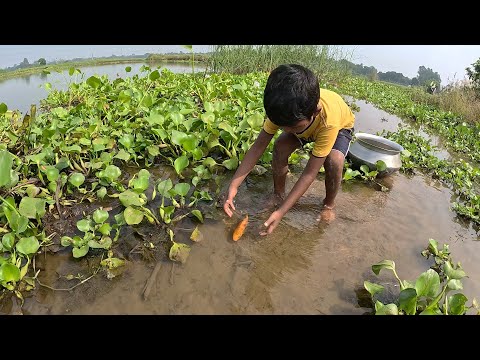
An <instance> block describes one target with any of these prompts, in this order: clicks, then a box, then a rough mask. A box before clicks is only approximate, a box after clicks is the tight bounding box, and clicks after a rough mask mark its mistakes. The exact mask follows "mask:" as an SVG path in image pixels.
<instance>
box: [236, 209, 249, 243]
mask: <svg viewBox="0 0 480 360" xmlns="http://www.w3.org/2000/svg"><path fill="white" fill-rule="evenodd" d="M247 225H248V214H247V215H246V216H245V217H244V218H243V220H242V221H240V222H239V223H238V225H237V227H236V228H235V230H234V231H233V241H237V240H238V239H240V238H241V237H242V235H243V233H244V232H245V229H246V228H247Z"/></svg>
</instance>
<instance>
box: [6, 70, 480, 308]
mask: <svg viewBox="0 0 480 360" xmlns="http://www.w3.org/2000/svg"><path fill="white" fill-rule="evenodd" d="M123 68H124V66H123V65H122V69H123ZM132 68H133V66H132ZM132 72H133V71H132ZM122 76H123V75H122ZM2 85H3V84H2ZM2 101H3V100H2ZM356 104H357V105H358V106H359V107H360V111H359V112H358V113H357V114H356V119H357V120H356V124H355V129H356V131H360V132H369V133H376V132H378V131H381V130H383V129H386V130H390V131H394V130H396V128H397V126H398V124H400V123H402V121H401V119H399V118H397V117H396V116H393V115H390V114H388V113H386V112H384V111H381V110H378V109H376V108H375V107H373V106H372V105H371V104H367V103H366V102H363V101H356ZM9 106H10V105H9ZM442 152H443V153H444V155H445V157H448V156H450V155H449V154H448V152H447V150H445V149H442ZM130 171H131V173H132V174H133V173H135V172H136V171H138V169H130ZM149 171H150V172H151V173H152V179H151V183H153V182H154V181H155V180H156V179H158V178H166V177H171V178H172V179H173V178H174V174H175V172H174V171H172V170H171V169H170V168H167V167H163V166H160V165H157V166H155V167H154V168H153V169H149ZM300 172H301V167H298V166H292V168H291V173H290V174H289V175H288V177H287V191H288V190H289V189H290V188H291V187H293V185H294V183H295V181H296V179H297V178H298V177H299V176H300ZM232 175H233V174H232V173H231V172H227V173H225V174H224V179H223V181H222V182H221V183H220V184H221V188H220V193H222V192H224V191H225V190H226V188H227V186H228V180H229V178H230V177H231V176H232ZM323 180H324V176H323V175H322V174H320V175H319V176H318V177H317V179H316V180H315V181H314V183H313V184H312V186H311V187H310V188H309V190H308V191H307V193H306V194H305V195H304V196H303V197H302V198H301V199H300V200H299V202H298V203H297V204H296V205H295V207H294V208H292V209H291V210H290V211H289V212H288V213H287V214H286V216H285V217H284V219H283V220H282V222H281V223H280V225H279V226H278V227H277V229H276V230H275V231H274V232H273V233H272V234H271V235H269V236H267V237H261V236H259V235H258V229H259V227H260V226H261V224H262V223H263V222H264V221H265V220H266V219H267V218H268V216H269V212H261V211H260V209H263V207H264V204H265V201H266V198H267V196H268V194H269V193H270V192H271V189H272V184H273V182H272V177H271V172H270V171H267V173H265V174H263V175H250V176H249V177H248V178H247V180H246V181H245V182H244V183H243V184H242V186H241V187H240V189H239V192H238V195H237V197H236V207H237V209H238V210H240V211H242V212H246V213H248V214H249V217H250V223H249V225H248V227H247V230H246V232H245V234H244V236H243V237H242V238H241V239H240V240H239V241H237V242H234V241H232V230H233V227H234V226H235V224H236V221H238V220H239V219H238V218H236V219H229V218H228V217H227V216H226V215H225V214H224V213H223V210H222V209H221V208H218V207H215V206H214V205H211V206H210V207H209V212H210V214H209V215H210V216H208V218H206V219H205V223H204V224H200V225H199V227H198V228H199V229H200V231H201V233H202V234H203V239H202V241H200V242H196V243H193V242H192V241H190V240H189V237H190V234H191V232H192V231H193V229H194V228H195V226H196V225H197V224H196V223H193V222H192V221H190V220H188V219H187V220H186V221H183V222H182V223H181V224H179V225H178V227H177V229H176V236H175V239H176V241H179V242H184V243H187V244H189V245H190V246H191V252H190V255H189V257H188V260H187V261H186V263H185V264H181V263H173V262H172V261H170V260H169V259H168V257H166V256H165V254H164V252H163V251H160V250H161V249H162V248H163V246H164V245H165V244H166V242H167V239H166V236H165V235H166V234H165V231H164V230H163V229H160V228H159V227H158V226H154V225H150V224H142V225H141V226H137V227H136V228H133V227H129V229H128V230H126V231H125V232H122V234H121V236H120V242H121V243H123V244H124V245H122V246H123V247H124V251H123V253H124V254H126V256H125V258H126V260H127V264H126V266H125V267H123V269H122V271H121V273H119V274H115V276H107V275H108V274H105V273H104V272H98V273H96V272H95V269H96V266H97V265H98V261H99V259H98V256H96V257H95V256H90V255H89V256H86V257H85V258H82V259H78V260H76V259H73V258H72V253H71V249H70V248H61V249H56V250H58V251H56V252H55V253H54V254H51V253H49V252H46V253H44V254H41V255H38V256H37V257H36V268H37V269H39V270H40V273H39V275H38V279H39V281H40V282H41V284H43V286H40V285H38V284H37V286H36V289H35V290H33V291H32V293H31V294H30V296H28V297H27V298H26V299H25V303H24V305H23V307H22V308H20V307H19V304H18V302H17V300H16V299H15V298H11V299H9V300H8V301H5V302H4V304H3V306H2V308H1V309H0V312H1V313H5V314H18V313H23V314H326V315H333V314H335V315H338V314H342V315H343V314H345V315H347V314H352V315H361V314H367V313H370V312H371V309H370V308H369V307H368V305H366V304H365V301H364V290H363V282H364V280H369V281H372V282H376V283H380V284H382V285H384V286H385V287H390V288H391V289H393V290H394V291H396V290H398V289H395V286H396V285H397V283H396V280H395V278H394V277H393V274H392V273H391V272H389V271H382V272H381V273H380V275H379V276H376V275H375V274H374V273H373V272H372V270H371V265H372V264H375V263H377V262H380V261H381V260H384V259H390V260H393V261H395V264H396V270H397V273H398V274H399V276H400V278H401V279H407V280H414V279H416V278H417V277H418V275H420V273H422V272H424V271H426V270H427V269H428V268H429V266H430V265H431V263H432V260H431V259H430V260H426V259H425V258H424V257H422V256H421V254H420V253H421V251H422V250H423V249H425V248H426V246H427V245H428V240H429V239H431V238H432V239H435V240H437V241H438V242H439V244H440V246H442V245H443V244H444V243H448V244H449V245H450V251H451V254H452V257H453V259H454V260H455V261H460V262H461V264H462V266H463V268H464V270H465V272H466V273H467V275H468V276H469V277H468V278H465V279H462V280H463V285H464V290H463V293H464V294H465V295H466V296H467V298H468V299H469V302H468V303H469V304H470V303H471V300H472V299H473V297H475V296H478V295H479V294H480V278H479V276H478V274H480V271H479V270H480V252H479V247H480V242H479V241H478V237H477V234H476V230H475V229H473V228H472V226H470V224H469V223H468V222H464V221H462V220H461V219H459V218H458V217H457V216H456V214H455V212H454V211H452V210H451V209H450V205H451V202H452V201H453V199H454V194H453V193H452V192H451V191H450V190H449V189H448V188H446V187H444V186H443V185H441V184H440V183H439V182H436V181H435V180H432V179H431V178H429V177H424V176H422V175H416V176H412V177H410V176H406V175H404V174H402V173H398V172H397V173H395V174H393V175H390V176H388V177H386V178H384V179H383V180H382V182H383V183H384V184H385V185H386V186H388V187H389V188H390V191H388V192H381V191H378V190H376V189H375V188H373V187H372V186H369V185H368V184H366V183H363V182H356V181H354V182H348V183H342V188H341V190H340V192H339V195H338V197H337V205H336V208H337V210H336V212H337V217H336V220H335V221H333V222H332V223H330V224H324V223H318V222H317V221H316V218H317V216H318V212H319V210H320V204H321V201H322V199H323V198H324V195H325V187H324V183H323ZM214 192H215V188H213V187H212V193H214ZM115 204H116V203H115V201H110V202H106V203H105V204H102V205H103V206H106V207H107V206H110V207H112V208H115ZM96 206H98V204H97V205H96ZM87 208H88V205H85V206H84V207H78V209H77V210H75V211H72V216H71V220H69V221H70V222H71V223H72V224H75V221H76V220H78V219H80V218H82V216H83V215H82V211H83V210H86V209H87ZM156 208H158V206H156ZM87 210H88V209H87ZM112 214H114V211H112ZM64 225H65V224H59V223H57V224H54V223H52V224H50V229H51V230H57V231H60V232H62V231H64V232H67V233H61V234H60V236H63V235H69V236H71V235H73V233H72V231H74V227H73V226H70V227H69V226H64ZM47 228H48V227H47ZM177 230H178V231H177ZM69 231H70V232H69ZM152 274H153V277H152ZM92 275H93V276H92ZM146 285H148V296H145V290H146ZM54 289H56V290H54Z"/></svg>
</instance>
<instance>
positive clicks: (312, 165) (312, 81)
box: [223, 64, 355, 235]
mask: <svg viewBox="0 0 480 360" xmlns="http://www.w3.org/2000/svg"><path fill="white" fill-rule="evenodd" d="M263 103H264V107H265V112H266V114H267V119H266V120H265V122H264V125H263V129H262V130H261V131H260V133H259V135H258V138H257V139H256V140H255V142H254V144H253V145H252V147H251V148H250V149H249V150H248V151H247V153H246V154H245V157H244V158H243V161H242V162H241V164H240V166H239V167H238V169H237V171H236V172H235V175H234V176H233V179H232V181H231V183H230V186H229V188H228V193H227V199H226V200H225V203H224V205H223V209H224V210H225V213H226V214H227V215H228V216H230V217H231V216H232V214H233V213H232V209H233V210H235V205H234V203H233V199H234V198H235V195H236V194H237V191H238V187H239V186H240V184H241V183H242V182H243V180H244V179H245V177H246V176H247V175H248V174H249V172H250V171H251V170H252V168H253V167H254V166H255V164H256V163H257V161H258V159H259V158H260V157H261V156H262V154H263V152H264V151H265V149H266V148H267V146H268V144H269V143H270V140H271V139H272V137H273V136H274V135H275V133H276V131H277V130H278V129H279V128H280V129H282V130H283V133H282V134H281V135H280V136H279V137H278V139H277V140H276V141H275V144H274V148H273V160H272V171H273V186H274V195H273V196H274V201H276V202H277V204H276V205H280V206H279V207H278V209H277V210H275V211H274V212H273V213H272V214H271V215H270V217H269V218H268V220H267V221H266V222H265V223H264V226H265V227H266V229H265V230H264V231H261V232H260V235H267V234H270V233H271V232H272V231H273V230H274V229H275V228H276V227H277V225H278V224H279V223H280V221H281V219H282V217H283V216H284V215H285V214H286V213H287V211H288V210H290V208H291V207H292V206H293V205H294V204H295V203H296V202H297V200H298V199H299V198H300V197H301V196H302V195H303V194H304V193H305V191H306V190H307V189H308V187H309V186H310V185H311V184H312V182H313V180H315V178H316V177H317V174H318V172H319V170H320V168H321V167H322V165H325V192H326V194H325V199H324V200H323V204H322V205H323V206H322V210H321V211H320V216H319V218H318V219H317V220H324V221H326V222H329V221H331V220H333V219H334V217H335V213H334V211H333V208H334V206H335V197H336V196H337V193H338V190H339V188H340V183H341V181H342V177H343V164H344V161H345V156H346V155H347V152H348V149H349V147H350V142H351V140H352V134H353V124H354V122H355V115H354V114H353V113H352V111H351V109H350V108H349V106H348V105H347V104H346V103H345V102H344V101H343V99H342V98H341V97H340V95H338V94H337V93H335V92H333V91H329V90H326V89H322V90H320V87H319V83H318V79H317V77H316V76H315V74H314V73H313V72H312V71H310V70H309V69H306V68H305V67H303V66H301V65H296V64H290V65H280V66H278V67H277V68H276V69H275V70H273V71H272V72H271V73H270V75H269V77H268V80H267V84H266V86H265V90H264V95H263ZM312 141H314V142H315V145H314V148H313V150H312V153H311V155H310V159H309V160H308V163H307V165H306V167H305V169H304V170H303V172H302V175H301V176H300V178H299V179H298V180H297V182H296V184H295V185H294V186H293V188H292V190H291V191H290V193H289V194H288V196H287V197H286V198H285V180H286V175H287V172H288V158H289V156H290V154H291V153H292V152H293V151H294V150H296V149H297V148H299V147H301V146H303V145H304V144H306V143H308V142H312ZM280 202H281V204H280Z"/></svg>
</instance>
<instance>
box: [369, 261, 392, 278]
mask: <svg viewBox="0 0 480 360" xmlns="http://www.w3.org/2000/svg"><path fill="white" fill-rule="evenodd" d="M382 269H388V270H395V262H394V261H392V260H383V261H381V262H379V263H378V264H374V265H372V271H373V272H374V273H375V275H378V274H379V273H380V270H382Z"/></svg>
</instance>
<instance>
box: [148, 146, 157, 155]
mask: <svg viewBox="0 0 480 360" xmlns="http://www.w3.org/2000/svg"><path fill="white" fill-rule="evenodd" d="M147 151H148V154H149V155H150V156H153V157H155V156H158V155H160V148H159V146H158V145H150V146H147Z"/></svg>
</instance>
